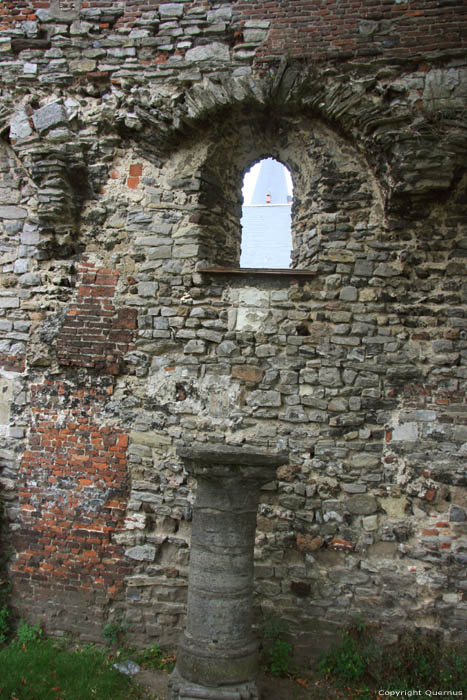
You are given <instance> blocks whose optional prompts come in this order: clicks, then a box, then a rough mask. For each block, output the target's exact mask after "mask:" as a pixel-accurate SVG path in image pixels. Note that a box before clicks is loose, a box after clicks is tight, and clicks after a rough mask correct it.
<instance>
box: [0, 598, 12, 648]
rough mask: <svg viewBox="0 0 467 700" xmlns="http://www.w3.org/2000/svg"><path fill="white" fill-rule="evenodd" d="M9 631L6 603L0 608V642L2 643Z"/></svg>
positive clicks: (8, 613)
mask: <svg viewBox="0 0 467 700" xmlns="http://www.w3.org/2000/svg"><path fill="white" fill-rule="evenodd" d="M9 631H10V611H9V609H8V607H7V606H6V605H2V607H1V608H0V644H4V643H5V642H6V640H7V638H8V632H9Z"/></svg>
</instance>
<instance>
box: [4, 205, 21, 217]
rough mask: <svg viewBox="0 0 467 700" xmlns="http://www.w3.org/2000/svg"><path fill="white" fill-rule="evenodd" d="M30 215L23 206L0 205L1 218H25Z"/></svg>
mask: <svg viewBox="0 0 467 700" xmlns="http://www.w3.org/2000/svg"><path fill="white" fill-rule="evenodd" d="M27 215H28V212H27V211H26V209H23V207H15V206H8V205H7V206H4V207H0V219H25V218H26V217H27Z"/></svg>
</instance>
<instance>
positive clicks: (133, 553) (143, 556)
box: [125, 544, 156, 561]
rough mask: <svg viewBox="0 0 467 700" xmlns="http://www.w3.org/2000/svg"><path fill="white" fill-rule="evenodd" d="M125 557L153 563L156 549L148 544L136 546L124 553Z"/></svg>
mask: <svg viewBox="0 0 467 700" xmlns="http://www.w3.org/2000/svg"><path fill="white" fill-rule="evenodd" d="M125 556H126V557H129V558H130V559H136V560H137V561H154V559H155V558H156V548H155V547H152V546H151V545H150V544H144V545H137V546H136V547H130V549H127V550H126V551H125Z"/></svg>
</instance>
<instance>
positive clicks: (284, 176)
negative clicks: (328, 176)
mask: <svg viewBox="0 0 467 700" xmlns="http://www.w3.org/2000/svg"><path fill="white" fill-rule="evenodd" d="M242 191H243V206H242V219H241V226H242V244H241V257H240V267H251V268H269V269H281V268H288V267H289V266H290V263H291V252H292V217H291V209H292V191H293V185H292V177H291V175H290V172H289V170H288V169H287V168H286V167H285V165H283V164H282V163H280V162H279V161H277V160H275V159H274V158H266V159H263V160H260V161H259V162H257V163H256V164H255V165H254V166H253V167H252V168H251V169H250V170H249V171H248V172H247V173H246V174H245V177H244V179H243V188H242Z"/></svg>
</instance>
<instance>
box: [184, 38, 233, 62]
mask: <svg viewBox="0 0 467 700" xmlns="http://www.w3.org/2000/svg"><path fill="white" fill-rule="evenodd" d="M229 60H230V52H229V47H228V46H226V45H225V44H221V43H219V42H213V43H212V44H206V46H196V47H195V48H194V49H189V50H188V51H187V52H186V54H185V61H186V63H200V62H202V61H222V62H224V61H225V62H228V61H229Z"/></svg>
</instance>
